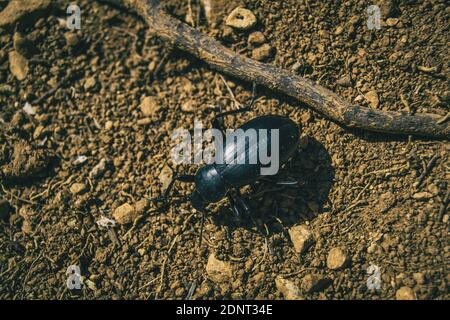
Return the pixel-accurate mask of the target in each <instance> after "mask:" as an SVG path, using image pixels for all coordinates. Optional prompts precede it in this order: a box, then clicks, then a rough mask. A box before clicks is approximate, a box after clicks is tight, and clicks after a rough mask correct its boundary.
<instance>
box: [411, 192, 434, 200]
mask: <svg viewBox="0 0 450 320" xmlns="http://www.w3.org/2000/svg"><path fill="white" fill-rule="evenodd" d="M412 197H413V198H414V199H416V200H428V199H431V198H433V194H432V193H430V192H426V191H423V192H417V193H414V194H413V196H412Z"/></svg>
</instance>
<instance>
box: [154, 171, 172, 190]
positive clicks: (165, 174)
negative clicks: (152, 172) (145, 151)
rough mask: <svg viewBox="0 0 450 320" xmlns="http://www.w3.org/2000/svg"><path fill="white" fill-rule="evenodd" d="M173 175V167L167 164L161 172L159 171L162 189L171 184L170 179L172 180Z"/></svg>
mask: <svg viewBox="0 0 450 320" xmlns="http://www.w3.org/2000/svg"><path fill="white" fill-rule="evenodd" d="M172 177H173V171H172V169H171V168H170V167H169V166H168V165H165V166H164V167H163V168H162V170H161V172H160V173H159V176H158V178H159V181H160V182H161V190H163V191H164V190H166V189H167V187H168V186H169V184H170V181H172Z"/></svg>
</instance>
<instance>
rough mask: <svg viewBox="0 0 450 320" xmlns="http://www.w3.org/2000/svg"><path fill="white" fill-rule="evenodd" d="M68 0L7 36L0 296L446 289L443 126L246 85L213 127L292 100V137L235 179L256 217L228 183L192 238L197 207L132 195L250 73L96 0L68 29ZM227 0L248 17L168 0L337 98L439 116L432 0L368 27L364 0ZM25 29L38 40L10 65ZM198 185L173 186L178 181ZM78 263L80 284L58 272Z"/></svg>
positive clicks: (440, 62)
mask: <svg viewBox="0 0 450 320" xmlns="http://www.w3.org/2000/svg"><path fill="white" fill-rule="evenodd" d="M14 2H16V3H17V2H18V1H14ZM47 2H48V1H45V0H44V1H42V3H43V4H45V3H47ZM202 2H208V1H202ZM209 2H211V1H209ZM230 2H231V1H230ZM30 3H31V2H30ZM32 3H33V4H38V3H39V1H38V0H33V1H32ZM70 3H71V2H70V1H57V2H56V3H55V5H54V6H55V8H53V9H54V10H53V11H52V13H51V14H50V13H47V14H44V15H42V12H44V11H39V12H41V14H40V15H38V17H37V18H38V20H37V21H36V22H35V23H34V24H33V25H32V26H30V25H27V24H22V23H21V22H20V19H18V21H19V22H18V23H17V26H16V30H14V31H13V30H10V29H6V30H3V32H2V33H0V142H1V144H0V166H1V172H2V176H0V202H1V203H2V206H1V211H2V212H1V214H0V215H1V216H2V220H1V221H0V239H1V241H0V274H1V275H2V281H1V282H0V298H2V299H19V298H26V299H33V298H41V299H46V298H52V299H80V298H84V299H121V298H123V299H182V298H183V299H184V298H191V299H224V298H229V299H243V298H244V299H291V298H293V299H298V298H306V299H395V298H398V299H404V298H408V299H409V298H411V299H415V298H418V299H446V298H447V297H448V284H449V277H448V224H449V214H448V199H449V178H450V176H449V172H448V168H449V157H448V155H449V144H448V142H447V141H427V140H424V139H419V138H414V137H402V136H385V135H380V134H375V133H367V132H361V131H357V130H351V131H350V130H347V129H346V128H342V127H340V126H338V125H337V124H335V123H333V122H330V121H329V120H327V119H325V118H323V117H322V116H321V115H320V114H317V113H315V112H312V111H311V110H310V109H309V108H308V107H307V106H305V105H302V104H299V103H297V102H296V101H292V100H290V99H286V97H284V96H280V95H278V94H276V93H274V92H271V91H268V90H265V89H264V88H257V99H256V101H255V106H254V108H253V110H251V111H250V112H247V113H244V114H241V115H238V116H229V117H226V119H225V126H226V127H228V128H237V127H239V126H240V125H242V124H243V123H245V122H246V121H248V120H249V119H251V118H254V117H257V116H260V115H265V114H280V115H286V116H289V117H290V118H291V119H292V120H293V121H295V122H297V123H299V124H301V127H302V138H301V142H300V144H299V148H298V150H297V153H296V155H295V156H294V157H293V159H292V160H291V161H289V162H288V163H287V164H286V165H285V166H284V167H283V168H282V169H281V170H280V173H279V175H277V176H276V177H272V178H270V179H264V180H261V181H259V182H257V183H255V184H253V185H251V186H248V187H247V188H245V189H243V190H242V193H243V197H244V198H246V199H247V200H248V202H249V204H250V207H251V211H252V214H251V215H250V216H249V217H244V218H242V217H241V218H237V217H235V216H233V212H232V210H231V208H230V205H229V202H228V200H227V199H224V200H223V201H221V202H219V203H216V204H214V205H211V206H210V207H209V208H208V209H209V210H208V211H209V212H208V215H207V218H206V221H205V223H204V233H203V235H204V239H203V240H204V241H203V246H202V248H201V249H197V247H196V245H197V243H198V238H199V232H200V223H201V221H202V215H201V214H200V213H199V212H196V211H195V210H194V209H193V208H192V206H191V205H190V204H189V203H177V202H176V201H175V202H174V203H172V204H169V205H168V206H163V205H161V206H160V203H150V204H149V203H147V201H146V200H145V199H148V198H153V197H158V196H160V195H161V194H162V190H163V187H165V186H166V185H167V184H168V181H169V179H170V177H171V176H173V175H176V174H180V173H187V174H193V173H195V172H196V170H197V169H198V167H199V166H198V165H177V164H175V163H173V161H172V159H171V149H172V148H173V147H174V145H175V142H174V141H172V139H171V135H172V133H173V132H174V131H175V130H176V129H178V128H185V129H188V130H190V132H192V130H193V128H194V121H196V120H197V121H201V122H202V124H203V126H204V128H205V129H206V128H207V127H208V128H209V127H210V124H211V123H212V120H213V118H214V115H215V114H217V113H218V112H221V111H231V110H235V109H237V108H239V107H241V106H242V105H245V104H246V102H248V101H249V99H250V98H251V92H252V85H251V84H249V83H243V82H242V81H239V80H237V79H233V78H229V77H226V76H224V75H220V74H218V73H217V72H215V71H214V70H211V69H210V68H208V67H207V66H206V65H205V64H203V63H202V62H201V61H198V60H196V59H194V58H192V57H191V56H189V55H186V54H185V53H183V52H181V51H179V50H178V49H177V48H174V47H173V46H172V44H169V43H164V42H162V41H161V40H160V39H158V37H157V35H155V34H153V33H152V30H148V28H147V27H146V25H145V24H144V22H143V21H141V20H140V19H138V18H136V16H135V15H133V14H129V13H127V12H124V11H121V10H119V9H118V8H115V7H109V6H107V5H105V4H104V3H102V4H100V3H97V2H95V1H88V0H83V1H78V3H79V5H80V7H81V13H82V16H81V18H82V23H81V26H82V28H81V30H68V28H67V24H66V19H67V14H66V8H67V6H68V5H69V4H70ZM218 3H220V2H218ZM3 4H4V2H0V5H3ZM236 4H239V5H241V6H243V7H245V8H246V9H247V10H250V11H251V12H252V14H253V15H254V16H255V17H256V24H253V22H252V24H251V28H250V29H249V30H240V29H236V28H233V27H232V26H229V25H228V26H227V25H226V20H227V19H226V18H227V15H228V14H229V13H230V12H231V11H232V10H233V7H232V6H230V7H228V6H226V8H225V9H224V8H222V9H223V10H222V9H221V8H220V7H219V9H218V13H217V14H218V15H220V17H219V18H218V17H217V16H215V17H214V14H215V13H214V12H210V14H212V16H211V17H214V19H215V23H212V24H211V25H210V24H208V22H207V21H206V19H205V17H204V12H203V10H202V9H201V7H200V5H199V2H197V1H187V0H186V1H184V0H183V1H167V2H166V7H167V9H168V11H169V12H170V14H172V15H174V16H175V17H177V18H178V19H180V20H182V21H185V22H187V23H189V24H190V25H193V26H194V27H195V28H197V29H199V30H201V31H202V32H204V33H207V34H208V35H210V36H211V37H214V38H216V39H217V40H219V41H221V42H222V43H224V44H225V45H226V46H228V47H230V48H231V49H232V50H234V51H235V52H238V53H240V54H243V55H247V56H248V57H255V58H258V59H260V60H261V61H265V62H266V63H269V64H274V65H276V66H279V67H283V68H285V69H288V70H291V72H293V73H296V74H298V75H301V76H303V77H306V78H309V79H311V80H312V81H315V82H318V83H320V84H321V85H324V86H326V87H328V88H330V89H332V90H334V91H335V92H337V93H339V94H340V95H341V96H343V97H344V98H345V99H347V100H349V101H352V102H355V103H357V104H361V105H366V106H369V107H371V108H375V109H383V110H393V111H405V112H409V113H415V112H427V113H434V114H437V115H440V116H442V117H443V119H444V120H445V116H446V114H448V111H449V110H448V96H449V94H448V74H449V69H448V68H449V65H450V64H449V57H448V48H447V44H448V43H449V33H448V32H447V25H448V19H447V16H448V8H447V7H446V5H445V1H408V2H399V1H377V4H378V5H379V7H380V10H381V28H380V29H372V30H370V29H368V27H367V23H366V19H367V11H366V9H367V2H366V1H338V0H336V1H326V2H324V1H322V2H320V1H316V2H312V1H306V0H286V1H266V0H257V1H249V0H248V1H247V0H246V1H236ZM2 9H3V8H2ZM14 21H16V20H14ZM15 33H20V34H19V35H20V36H19V35H17V34H16V36H15ZM19 40H20V41H21V43H26V44H28V45H30V46H32V47H33V48H34V49H36V50H31V51H30V52H29V53H28V54H24V55H22V54H21V55H20V59H19V60H20V61H19V62H20V63H17V59H13V58H14V57H16V58H17V57H18V55H17V54H12V55H11V54H10V52H13V51H16V50H19V51H20V50H21V49H20V48H21V46H20V45H19V43H17V42H18V41H19ZM255 50H256V51H255ZM11 56H12V57H13V58H11V59H10V57H11ZM11 64H14V68H13V70H15V71H14V73H15V74H14V73H13V72H12V71H11ZM17 75H20V76H19V77H17ZM49 155H52V156H49ZM53 156H54V157H55V158H57V159H58V162H57V163H54V164H53V165H51V163H50V162H49V161H50V160H52V157H53ZM36 177H40V179H35V178H36ZM192 190H193V186H192V184H182V183H176V185H175V190H174V192H173V195H174V196H182V195H186V194H189V193H190V192H192ZM124 209H126V210H124ZM119 213H120V214H119ZM115 217H120V219H119V220H120V221H116V220H115ZM294 243H295V246H294ZM208 261H209V262H208ZM74 267H79V270H80V273H81V275H82V279H81V280H80V281H82V289H81V290H71V289H70V288H68V287H67V278H68V275H67V274H66V272H67V271H68V270H73V268H74Z"/></svg>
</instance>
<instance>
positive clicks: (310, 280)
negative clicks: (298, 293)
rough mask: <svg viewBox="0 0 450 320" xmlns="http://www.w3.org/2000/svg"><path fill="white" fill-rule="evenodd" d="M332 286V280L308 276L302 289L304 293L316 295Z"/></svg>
mask: <svg viewBox="0 0 450 320" xmlns="http://www.w3.org/2000/svg"><path fill="white" fill-rule="evenodd" d="M330 284H331V281H330V279H328V278H324V277H323V276H316V275H312V274H308V275H306V276H304V277H303V279H302V283H301V288H302V290H303V291H304V292H307V293H314V292H319V291H322V290H324V289H325V288H327V287H328V286H329V285H330Z"/></svg>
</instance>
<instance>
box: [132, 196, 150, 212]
mask: <svg viewBox="0 0 450 320" xmlns="http://www.w3.org/2000/svg"><path fill="white" fill-rule="evenodd" d="M149 206H150V201H149V200H148V199H146V198H143V199H141V200H139V201H138V202H136V203H135V205H134V209H135V210H136V214H138V215H141V214H143V213H144V212H145V211H146V210H147V209H148V207H149Z"/></svg>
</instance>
